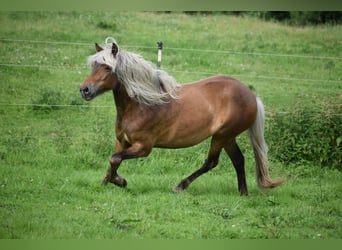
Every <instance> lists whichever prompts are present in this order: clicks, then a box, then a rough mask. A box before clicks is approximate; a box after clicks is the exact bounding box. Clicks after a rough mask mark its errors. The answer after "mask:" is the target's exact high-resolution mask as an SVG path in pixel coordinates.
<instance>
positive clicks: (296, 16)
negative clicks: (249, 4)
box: [258, 11, 342, 26]
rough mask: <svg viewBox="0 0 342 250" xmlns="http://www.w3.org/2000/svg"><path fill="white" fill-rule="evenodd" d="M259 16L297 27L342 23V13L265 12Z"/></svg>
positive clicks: (259, 13)
mask: <svg viewBox="0 0 342 250" xmlns="http://www.w3.org/2000/svg"><path fill="white" fill-rule="evenodd" d="M258 16H260V17H261V18H264V19H265V20H276V21H280V22H286V23H289V24H291V25H296V26H298V25H299V26H302V25H317V24H326V23H329V24H341V23H342V12H341V11H265V12H258Z"/></svg>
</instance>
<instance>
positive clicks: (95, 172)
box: [0, 12, 342, 239]
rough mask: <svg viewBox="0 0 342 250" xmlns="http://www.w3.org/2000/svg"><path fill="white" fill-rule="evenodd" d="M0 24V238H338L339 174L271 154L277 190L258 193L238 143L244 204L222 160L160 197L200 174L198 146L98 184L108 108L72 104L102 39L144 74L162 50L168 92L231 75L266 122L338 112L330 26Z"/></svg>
mask: <svg viewBox="0 0 342 250" xmlns="http://www.w3.org/2000/svg"><path fill="white" fill-rule="evenodd" d="M0 23H1V26H0V38H1V39H0V43H1V46H0V52H1V53H0V59H1V60H0V64H1V65H0V74H1V78H2V83H1V86H2V91H1V92H0V100H1V101H0V105H1V106H0V116H1V122H0V134H1V136H0V197H1V200H0V238H34V239H46V238H57V239H59V238H73V239H74V238H76V239H79V238H92V239H93V238H96V239H155V238H173V239H184V238H186V239H195V238H196V239H197V238H203V239H217V238H224V239H231V238H240V239H241V238H242V239H244V238H285V239H298V238H300V239H302V238H309V239H313V238H323V239H331V238H334V239H339V238H341V236H342V228H341V227H342V220H341V217H342V214H341V211H342V209H341V202H340V200H341V191H342V186H341V172H340V171H338V170H337V169H333V168H329V166H327V167H323V168H322V167H319V166H318V165H317V164H315V163H312V162H300V163H298V164H292V165H283V164H281V163H280V162H278V161H277V159H273V158H272V148H270V156H271V159H272V165H271V171H272V176H282V175H283V176H286V178H287V181H286V183H285V184H284V185H283V186H281V187H279V188H277V189H274V190H270V191H262V192H261V191H260V190H258V189H257V187H256V184H255V177H254V169H253V165H254V161H253V157H252V151H251V147H250V146H249V145H248V143H247V140H246V138H245V135H242V136H240V138H239V142H240V144H241V148H242V150H243V152H244V154H245V157H246V168H247V169H246V171H247V182H248V187H249V192H250V195H249V197H240V196H239V194H238V191H237V181H236V176H235V173H234V170H233V168H232V165H231V164H230V161H229V159H228V157H227V156H226V155H224V154H222V156H221V160H220V164H219V166H218V167H217V168H216V169H214V170H213V171H211V172H209V173H208V174H206V175H204V176H203V177H201V178H199V179H198V180H197V181H196V182H194V183H193V184H192V185H191V186H190V187H189V189H188V190H187V191H186V192H183V193H180V194H174V193H172V192H171V189H172V188H173V187H174V186H175V185H176V184H178V182H179V181H180V180H181V179H182V178H183V177H185V176H187V175H188V174H190V173H191V172H192V171H194V170H195V169H197V168H198V167H199V166H200V165H201V164H202V162H203V160H204V159H205V157H206V154H207V149H208V142H207V141H206V142H204V143H202V144H200V145H197V146H195V147H192V148H187V149H177V150H160V149H155V150H154V151H153V153H152V155H151V156H149V157H148V158H145V159H136V160H130V161H127V162H124V163H123V165H122V167H121V168H120V170H119V172H120V174H121V175H123V176H124V177H126V179H127V181H128V187H127V189H120V188H117V187H114V186H112V185H108V186H102V185H101V180H102V177H103V176H104V174H105V171H106V168H107V164H108V160H109V157H110V155H111V154H112V152H113V147H114V137H115V134H114V124H115V108H114V104H113V97H112V95H111V94H110V93H108V94H104V95H103V96H101V97H99V98H97V99H95V100H94V101H92V102H91V103H85V102H83V101H82V100H81V99H80V96H79V93H78V86H79V83H80V82H81V81H82V80H83V79H84V78H85V76H86V75H87V74H88V73H89V69H88V68H86V66H85V60H86V57H87V56H89V55H90V54H92V53H94V47H93V43H94V42H100V43H101V42H102V41H104V38H105V37H107V36H114V37H115V38H116V39H117V40H118V42H119V45H121V46H122V47H123V48H125V49H127V50H131V51H136V52H139V53H141V54H142V55H143V56H144V57H145V58H147V59H148V60H151V61H154V62H155V61H156V42H157V41H159V40H163V42H164V51H163V63H162V67H163V68H165V69H166V70H167V71H169V72H170V73H171V74H172V75H173V76H175V78H176V79H177V80H178V81H180V82H187V81H195V80H198V79H200V78H204V77H206V76H209V75H210V74H214V73H226V74H230V75H233V76H236V77H237V78H239V79H241V80H242V81H243V82H245V83H246V84H248V85H252V86H253V88H254V89H255V91H256V92H257V93H258V94H259V95H260V96H261V97H262V99H263V100H264V103H265V105H266V109H267V110H268V111H270V110H271V111H286V112H291V111H292V108H293V107H294V105H298V104H300V103H303V104H304V103H305V104H307V103H311V101H312V98H315V104H314V105H320V102H319V101H322V102H324V101H330V102H332V103H335V104H336V105H338V102H339V100H338V98H339V96H340V94H341V93H342V87H341V81H342V70H341V69H342V65H341V64H342V60H341V57H342V54H341V53H342V52H341V50H340V49H339V48H340V47H341V42H340V41H341V40H342V39H341V38H342V28H341V26H317V27H305V28H295V27H288V26H284V25H280V24H277V23H272V22H263V21H261V20H258V19H255V18H252V17H234V16H226V15H209V16H205V15H191V16H189V15H185V14H182V13H171V14H167V13H150V12H138V13H136V12H122V13H121V12H120V13H97V12H89V13H88V12H81V13H78V12H70V13H57V12H42V13H39V12H10V13H6V12H2V13H0ZM4 39H10V40H11V41H10V40H4ZM12 40H24V41H12ZM33 41H42V42H33ZM44 41H51V42H53V43H45V42H44ZM135 45H139V47H132V46H135ZM148 47H153V49H152V48H148ZM154 47H155V48H154ZM175 48H181V49H187V50H179V49H175ZM204 51H227V53H217V52H204ZM228 51H230V52H231V53H228ZM237 52H238V53H237ZM246 53H247V54H246ZM270 54H273V55H270ZM274 54H278V55H274ZM289 54H290V55H301V57H292V56H285V55H289ZM279 55H280V56H279ZM318 57H324V58H318ZM316 97H319V98H316ZM317 99H318V100H317ZM31 104H39V105H41V104H43V106H39V105H38V106H35V105H31ZM56 105H57V106H56ZM69 105H72V106H69ZM98 106H106V107H102V108H98ZM267 126H272V124H267Z"/></svg>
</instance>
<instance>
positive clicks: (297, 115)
mask: <svg viewBox="0 0 342 250" xmlns="http://www.w3.org/2000/svg"><path fill="white" fill-rule="evenodd" d="M269 124H270V125H269V126H268V127H267V128H266V132H265V133H266V136H267V138H266V140H267V141H268V144H269V148H270V156H271V157H274V158H276V159H277V160H279V161H281V162H283V163H285V164H288V163H290V162H292V163H301V162H303V161H310V162H312V163H315V164H317V163H318V164H319V165H321V166H329V167H334V168H337V169H338V170H342V167H341V166H342V135H341V131H342V113H341V106H340V105H336V104H335V105H333V104H331V103H324V104H323V105H321V106H320V107H319V108H315V107H312V106H309V105H305V106H302V105H297V107H295V109H294V110H293V112H291V113H288V114H284V113H274V114H271V115H270V122H269Z"/></svg>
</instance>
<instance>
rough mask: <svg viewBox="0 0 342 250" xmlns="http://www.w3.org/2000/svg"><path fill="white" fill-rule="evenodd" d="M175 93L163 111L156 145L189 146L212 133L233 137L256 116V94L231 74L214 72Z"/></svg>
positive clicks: (244, 128) (170, 146) (168, 146)
mask: <svg viewBox="0 0 342 250" xmlns="http://www.w3.org/2000/svg"><path fill="white" fill-rule="evenodd" d="M178 94H179V99H177V100H173V101H172V103H170V104H169V106H168V107H169V108H168V109H167V110H166V112H165V113H164V114H163V119H162V120H161V123H160V125H161V130H160V134H159V136H158V138H156V145H155V146H157V147H167V148H179V147H188V146H192V145H195V144H197V143H199V142H201V141H203V140H204V139H206V138H208V137H209V136H211V135H213V134H218V135H222V136H224V137H225V138H227V137H229V136H234V137H235V136H236V135H238V134H239V133H241V132H242V131H244V130H246V129H247V128H249V127H250V126H251V124H252V123H253V122H254V120H255V116H256V99H255V95H254V94H253V93H252V92H251V91H250V90H249V89H248V88H247V87H246V86H244V85H243V84H241V83H240V82H238V81H237V80H235V79H233V78H230V77H227V76H215V77H211V78H207V79H204V80H201V81H199V82H196V83H191V84H186V85H183V86H182V87H181V88H180V89H179V92H178ZM227 139H228V138H227Z"/></svg>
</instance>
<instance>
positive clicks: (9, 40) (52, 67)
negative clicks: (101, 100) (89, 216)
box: [0, 38, 342, 140]
mask: <svg viewBox="0 0 342 250" xmlns="http://www.w3.org/2000/svg"><path fill="white" fill-rule="evenodd" d="M0 42H3V43H26V44H27V43H31V44H46V45H61V46H92V44H91V43H86V42H66V41H47V40H45V41H44V40H26V39H13V38H0ZM122 47H123V48H135V49H151V50H152V49H153V50H156V47H152V46H142V45H125V46H122ZM164 49H165V50H171V51H179V52H196V53H214V54H222V55H227V54H230V55H237V56H260V57H280V58H301V59H317V60H335V61H339V60H342V57H338V56H326V55H300V54H281V53H259V52H257V53H254V52H242V51H228V50H211V49H204V50H203V49H192V48H173V47H164ZM0 67H16V68H39V69H47V70H62V71H75V70H77V71H86V70H88V68H87V67H86V66H83V67H81V66H58V65H42V64H21V63H4V62H0ZM165 70H166V71H169V72H173V73H179V74H196V75H213V74H218V73H219V72H205V71H181V70H173V69H167V68H166V69H165ZM232 76H233V77H238V78H257V79H267V80H278V81H305V82H309V83H322V82H324V83H332V84H340V83H342V80H332V79H310V78H298V77H282V76H268V75H257V76H255V75H245V74H236V75H232ZM335 105H336V106H338V108H340V107H341V106H342V105H341V103H340V104H335ZM0 107H2V108H8V107H25V108H27V107H29V108H33V107H41V108H44V107H48V108H50V107H54V108H82V109H85V108H86V109H89V108H90V109H107V108H110V109H113V107H114V104H113V105H78V104H35V103H0ZM266 112H267V113H276V114H281V115H291V114H292V113H293V111H271V110H266ZM312 115H316V114H315V112H313V113H312ZM334 115H338V116H342V114H341V113H337V114H334ZM0 136H2V137H3V136H4V137H13V136H17V137H18V138H30V139H47V140H50V139H54V138H61V139H65V140H67V139H69V140H75V139H76V137H73V136H61V135H57V134H54V133H52V134H49V135H13V134H0ZM77 138H78V139H81V140H91V139H92V138H90V139H89V137H87V136H83V137H77Z"/></svg>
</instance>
